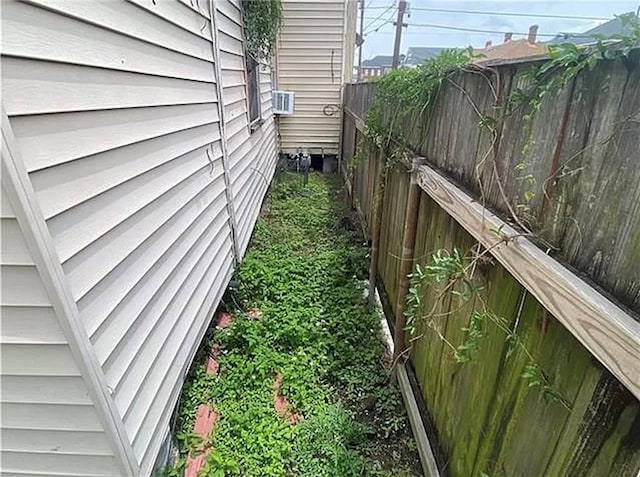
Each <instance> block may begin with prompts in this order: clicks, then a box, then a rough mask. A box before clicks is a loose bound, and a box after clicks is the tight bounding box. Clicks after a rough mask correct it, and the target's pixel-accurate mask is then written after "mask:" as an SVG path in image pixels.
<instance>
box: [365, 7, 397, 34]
mask: <svg viewBox="0 0 640 477" xmlns="http://www.w3.org/2000/svg"><path fill="white" fill-rule="evenodd" d="M395 6H396V3H395V1H394V2H392V3H391V4H390V5H389V6H388V7H387V8H386V9H385V10H384V11H383V12H382V13H381V14H380V15H378V16H377V17H376V18H374V19H373V21H372V22H371V23H369V24H368V25H367V26H366V27H365V29H364V31H363V32H362V35H363V36H364V35H366V34H368V32H367V30H369V29H370V28H371V27H372V26H373V24H374V23H376V22H377V21H379V20H380V19H381V18H382V17H383V16H384V15H386V13H387V12H388V11H389V10H391V9H395ZM392 13H393V12H392ZM388 22H389V20H387V21H386V22H383V23H382V24H381V25H379V26H378V27H377V28H378V30H379V29H380V27H382V26H383V25H384V24H385V23H388ZM369 31H373V30H369ZM375 31H377V30H375Z"/></svg>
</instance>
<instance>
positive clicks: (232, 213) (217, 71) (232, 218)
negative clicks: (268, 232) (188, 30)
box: [209, 0, 241, 267]
mask: <svg viewBox="0 0 640 477" xmlns="http://www.w3.org/2000/svg"><path fill="white" fill-rule="evenodd" d="M209 10H210V15H211V22H210V23H211V37H212V40H213V44H212V45H211V49H212V51H213V73H214V76H215V81H216V95H217V96H218V101H217V105H218V124H219V126H220V145H221V149H222V169H223V176H224V192H225V196H226V199H227V212H228V213H229V225H230V228H231V241H232V246H233V261H234V264H235V266H236V267H237V266H238V265H239V264H240V259H241V257H240V244H239V243H238V222H237V220H236V210H235V202H234V198H233V190H232V188H231V176H230V172H229V151H228V150H227V133H226V129H225V118H224V114H225V113H224V103H223V99H222V98H223V91H222V68H221V67H220V45H219V43H218V26H217V24H218V23H217V15H216V6H215V4H214V0H209Z"/></svg>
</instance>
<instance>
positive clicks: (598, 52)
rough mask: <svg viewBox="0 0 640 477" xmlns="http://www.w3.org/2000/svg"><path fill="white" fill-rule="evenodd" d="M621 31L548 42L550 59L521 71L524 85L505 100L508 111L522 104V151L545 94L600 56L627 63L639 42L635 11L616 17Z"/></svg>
mask: <svg viewBox="0 0 640 477" xmlns="http://www.w3.org/2000/svg"><path fill="white" fill-rule="evenodd" d="M618 20H619V21H620V24H621V26H622V27H623V29H624V30H625V33H624V34H618V35H612V36H608V37H604V36H602V37H599V38H597V41H596V42H595V43H594V44H591V45H576V44H573V43H568V42H567V43H562V44H558V45H549V61H546V62H544V63H543V64H541V65H539V66H535V67H533V68H530V69H528V70H527V71H526V72H525V73H523V74H522V79H523V80H524V83H525V84H526V86H523V87H517V88H514V89H513V91H512V92H511V94H510V95H509V98H508V101H507V109H506V111H507V114H510V113H511V112H512V111H513V110H514V109H515V108H516V107H518V106H525V107H526V108H527V112H526V113H525V114H524V115H523V117H522V118H523V120H524V124H525V126H524V127H525V131H524V132H525V136H526V138H527V141H526V142H525V144H524V146H523V150H522V153H523V155H526V154H527V153H528V151H529V149H530V147H531V144H532V138H531V127H532V123H533V120H534V119H535V117H536V115H537V113H538V112H539V111H540V108H541V106H542V103H543V101H544V100H545V98H548V97H550V96H552V95H553V94H555V93H557V92H558V91H560V90H561V89H562V88H564V87H566V86H567V85H569V84H570V83H571V82H572V81H573V80H574V79H575V78H576V77H577V76H578V75H579V74H580V73H581V72H582V71H583V70H586V69H588V70H593V69H594V68H595V67H596V65H597V64H598V61H600V60H609V61H613V60H621V61H623V62H624V63H630V62H631V61H632V60H631V58H630V54H631V51H632V49H633V48H635V47H637V46H639V45H640V22H639V21H638V18H637V17H636V16H635V15H634V14H630V13H629V14H624V15H620V16H619V17H618Z"/></svg>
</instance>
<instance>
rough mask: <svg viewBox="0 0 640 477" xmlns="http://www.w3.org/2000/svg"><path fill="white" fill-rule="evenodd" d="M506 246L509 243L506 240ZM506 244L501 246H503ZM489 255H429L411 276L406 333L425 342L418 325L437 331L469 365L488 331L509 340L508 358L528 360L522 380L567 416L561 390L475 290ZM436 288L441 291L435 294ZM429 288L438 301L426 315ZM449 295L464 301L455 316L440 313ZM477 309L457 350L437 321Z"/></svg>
mask: <svg viewBox="0 0 640 477" xmlns="http://www.w3.org/2000/svg"><path fill="white" fill-rule="evenodd" d="M492 232H493V233H495V234H496V235H498V236H499V237H502V230H501V228H499V229H494V230H492ZM503 240H504V241H508V240H509V238H508V237H507V238H503ZM499 243H502V242H499ZM487 252H488V250H484V251H483V252H481V253H478V250H477V247H474V249H472V250H471V251H470V252H469V253H467V254H463V253H462V252H461V251H460V250H459V249H457V248H454V249H453V250H451V251H449V250H446V249H440V250H437V251H436V252H435V253H433V254H432V255H431V259H430V261H429V262H428V263H427V264H426V265H423V266H421V265H420V264H418V263H416V265H415V267H414V271H413V273H411V274H410V275H409V291H408V293H407V298H406V307H405V317H406V323H407V327H406V329H407V331H408V332H409V333H410V334H411V336H412V340H411V342H412V343H413V342H415V341H417V340H419V339H420V338H421V336H422V335H420V336H417V337H416V336H415V334H416V331H417V327H418V323H419V322H420V321H423V322H425V323H426V325H427V326H429V327H430V328H432V329H434V330H435V331H436V333H437V335H438V336H439V337H440V339H441V340H442V341H443V342H444V343H445V344H446V345H447V346H448V347H449V348H450V349H451V351H452V352H453V357H454V359H455V360H456V362H457V363H460V364H465V363H469V362H471V361H472V360H473V357H474V355H475V354H476V352H477V351H478V349H479V348H480V343H481V341H482V339H483V338H485V337H486V336H487V335H488V334H489V327H490V326H493V327H494V328H495V329H497V330H498V331H500V332H501V333H503V334H504V335H505V341H506V343H507V350H506V358H507V359H508V358H509V357H510V356H511V355H512V354H513V352H514V351H515V350H516V349H518V350H520V351H521V352H523V353H524V355H525V356H526V357H527V358H528V359H529V361H530V364H529V365H528V366H527V367H526V368H525V370H524V372H523V374H522V377H523V378H525V379H527V380H528V383H529V387H540V389H541V391H542V394H543V395H544V397H545V399H547V400H548V401H550V402H560V403H561V404H562V405H563V406H564V407H565V408H566V409H567V410H569V411H570V410H571V407H570V405H569V403H568V401H567V400H566V399H565V398H564V397H563V396H562V394H561V393H560V391H559V390H557V389H556V388H554V387H553V386H552V384H551V382H550V380H549V379H548V378H547V376H546V374H544V372H543V371H542V368H541V367H540V365H539V364H538V363H537V362H536V361H535V359H534V357H533V354H532V353H531V352H530V351H529V350H528V349H527V347H526V346H525V343H524V342H523V341H522V340H521V339H520V337H519V335H518V334H517V324H516V326H514V329H511V328H510V327H509V323H508V322H507V320H506V319H505V318H503V317H501V316H498V315H497V314H496V313H494V312H493V311H491V310H489V309H488V307H487V304H486V303H485V301H484V299H483V297H482V295H481V294H480V292H481V290H482V287H480V286H478V285H476V284H475V280H474V273H475V270H476V269H477V264H478V262H479V261H481V260H482V259H483V257H484V256H485V254H486V253H487ZM436 285H438V286H439V290H438V291H435V287H436ZM429 287H432V288H434V293H433V296H434V299H433V305H432V307H431V309H429V310H424V305H425V303H423V297H424V296H425V295H426V291H427V289H428V288H429ZM447 295H455V296H457V297H459V298H460V300H461V302H462V306H460V307H458V308H456V309H455V310H454V311H451V312H446V313H437V312H436V310H437V306H438V305H439V303H440V302H441V300H443V299H444V298H445V297H446V296H447ZM472 298H473V299H474V302H475V304H477V305H476V306H475V307H474V309H473V310H472V311H471V314H470V316H469V322H468V324H467V325H465V326H462V327H461V328H462V331H463V332H464V334H465V337H464V341H463V342H462V343H460V344H458V345H455V344H453V343H451V342H449V341H448V340H447V338H446V337H445V336H444V335H443V334H442V333H441V332H440V331H438V329H437V326H436V322H437V321H438V320H439V319H442V318H445V317H446V316H449V315H452V314H453V313H455V312H457V311H460V310H462V309H463V308H464V305H465V304H467V303H468V302H469V301H470V300H471V299H472Z"/></svg>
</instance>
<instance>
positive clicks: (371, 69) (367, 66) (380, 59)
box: [360, 55, 393, 81]
mask: <svg viewBox="0 0 640 477" xmlns="http://www.w3.org/2000/svg"><path fill="white" fill-rule="evenodd" d="M392 64H393V56H391V55H378V56H374V57H373V58H371V59H370V60H364V61H363V62H362V68H361V69H362V72H361V73H360V81H367V80H369V79H372V78H378V77H379V76H382V75H383V74H385V73H387V72H388V71H391V69H392V68H391V65H392Z"/></svg>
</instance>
